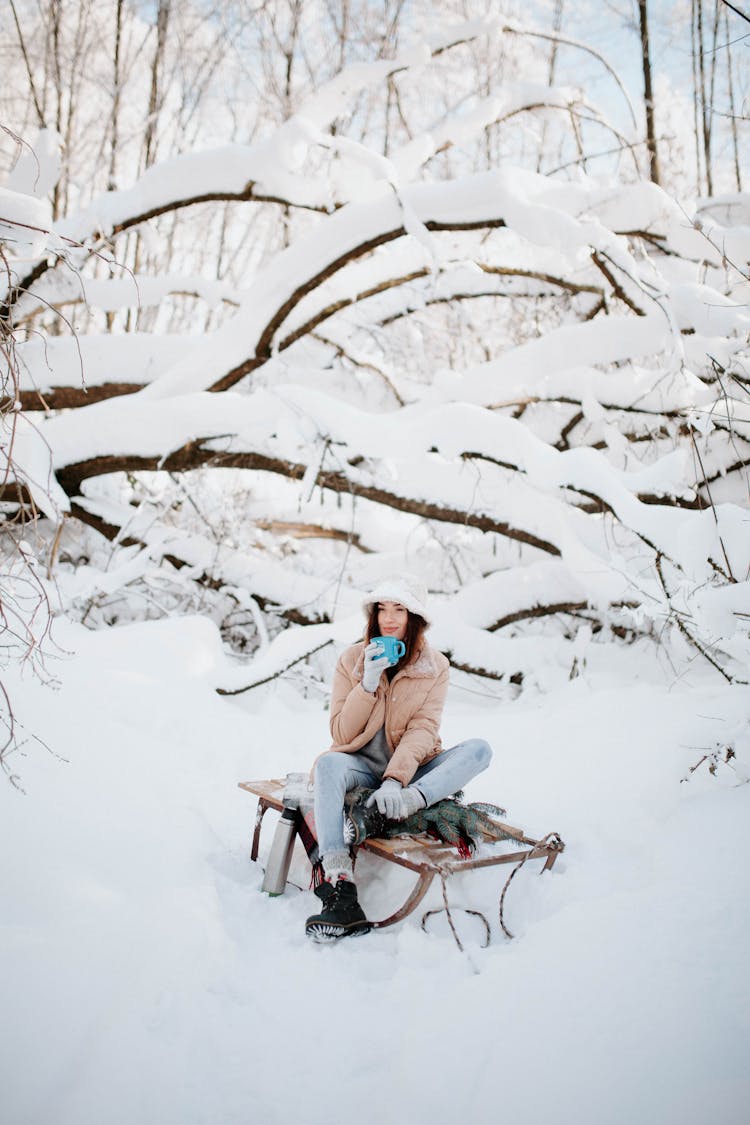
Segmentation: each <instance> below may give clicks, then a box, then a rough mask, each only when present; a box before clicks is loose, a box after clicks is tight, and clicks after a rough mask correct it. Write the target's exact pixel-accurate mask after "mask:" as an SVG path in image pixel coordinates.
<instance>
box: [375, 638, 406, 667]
mask: <svg viewBox="0 0 750 1125" xmlns="http://www.w3.org/2000/svg"><path fill="white" fill-rule="evenodd" d="M372 643H373V644H375V645H379V646H380V649H381V652H382V653H383V654H384V655H385V656H387V657H388V663H389V664H398V662H399V660H400V659H401V657H402V656H403V655H404V653H405V652H406V645H405V644H404V642H403V641H399V640H398V638H397V637H373V638H372Z"/></svg>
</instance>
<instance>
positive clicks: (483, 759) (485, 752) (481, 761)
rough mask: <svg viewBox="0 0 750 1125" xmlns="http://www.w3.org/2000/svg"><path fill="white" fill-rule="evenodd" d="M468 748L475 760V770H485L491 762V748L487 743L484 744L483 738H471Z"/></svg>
mask: <svg viewBox="0 0 750 1125" xmlns="http://www.w3.org/2000/svg"><path fill="white" fill-rule="evenodd" d="M469 747H470V748H471V753H472V755H473V756H474V759H475V760H476V763H477V769H480V770H486V769H487V766H488V765H489V764H490V762H491V761H492V747H491V746H490V744H489V742H485V740H484V739H483V738H472V739H470V740H469Z"/></svg>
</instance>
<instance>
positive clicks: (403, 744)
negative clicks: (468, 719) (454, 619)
mask: <svg viewBox="0 0 750 1125" xmlns="http://www.w3.org/2000/svg"><path fill="white" fill-rule="evenodd" d="M364 648H365V645H364V641H359V642H358V643H357V644H355V645H352V646H351V648H348V649H346V651H345V652H343V653H342V654H341V656H340V657H339V661H338V664H337V665H336V671H335V673H334V677H333V693H332V696H331V736H332V738H333V745H332V746H331V750H338V751H344V752H348V753H352V752H354V751H355V750H360V749H361V748H362V747H363V746H364V745H365V744H366V743H367V742H369V741H370V739H371V738H372V737H373V736H374V735H375V734H377V732H378V731H379V730H380V728H381V727H383V726H384V727H385V737H386V742H387V743H388V749H389V750H390V752H391V754H392V757H391V760H390V762H389V763H388V766H387V768H386V770H385V773H384V774H383V776H384V777H395V778H397V779H398V780H399V781H400V782H401V784H402V785H408V784H409V782H410V781H411V779H412V778H413V777H414V774H415V773H416V772H417V770H418V769H419V767H420V766H421V765H423V764H424V763H425V762H428V761H429V760H430V759H431V758H434V757H436V755H438V754H439V753H440V751H441V750H442V745H441V742H440V735H439V729H440V718H441V715H442V713H443V704H444V703H445V695H446V692H447V690H448V674H449V667H450V666H449V664H448V661H447V659H446V658H445V657H444V656H443V654H442V653H440V652H437V651H436V650H435V649H432V648H430V646H429V645H428V644H427V643H426V642H425V641H423V642H422V648H421V649H420V651H419V653H418V654H417V656H416V659H414V660H413V661H412V662H411V663H410V664H407V665H406V667H405V668H402V669H400V670H399V671H398V672H397V673H396V675H395V676H394V677H393V679H392V680H391V681H390V682H389V681H388V677H387V676H386V675H385V673H383V675H382V676H381V677H380V683H379V685H378V689H377V691H376V692H375V693H374V694H371V693H370V692H367V691H365V690H364V688H363V687H362V671H363V667H364Z"/></svg>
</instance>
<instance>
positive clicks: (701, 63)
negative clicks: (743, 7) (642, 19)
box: [696, 0, 714, 195]
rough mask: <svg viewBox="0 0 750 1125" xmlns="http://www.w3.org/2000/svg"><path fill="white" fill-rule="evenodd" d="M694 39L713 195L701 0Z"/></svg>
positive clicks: (708, 183)
mask: <svg viewBox="0 0 750 1125" xmlns="http://www.w3.org/2000/svg"><path fill="white" fill-rule="evenodd" d="M696 40H697V43H696V45H697V48H698V77H699V98H700V106H701V125H702V136H703V160H704V164H705V171H706V194H707V195H713V193H714V181H713V169H712V166H711V109H712V107H711V101H710V97H709V93H708V83H707V80H706V53H705V49H704V44H703V0H696Z"/></svg>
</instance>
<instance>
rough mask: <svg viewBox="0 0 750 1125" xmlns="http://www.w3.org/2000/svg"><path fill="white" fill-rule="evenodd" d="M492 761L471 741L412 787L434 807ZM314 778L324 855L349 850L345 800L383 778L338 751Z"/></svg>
mask: <svg viewBox="0 0 750 1125" xmlns="http://www.w3.org/2000/svg"><path fill="white" fill-rule="evenodd" d="M491 759H492V750H491V749H490V746H489V744H488V743H486V742H485V741H484V740H483V739H481V738H470V739H468V740H467V741H466V742H459V743H458V745H457V746H452V747H451V748H450V750H443V751H442V753H440V754H438V756H437V757H436V758H432V759H431V760H430V761H429V762H427V763H426V764H425V765H423V766H420V767H419V769H418V770H417V772H416V773H415V775H414V777H413V778H412V780H411V781H410V783H409V784H410V785H411V786H413V787H414V788H415V789H418V790H419V792H420V793H421V794H422V796H423V797H424V799H425V801H426V802H427V804H428V805H434V804H435V803H436V802H437V801H442V799H443V798H444V797H450V795H451V794H452V793H455V792H456V791H457V790H458V789H462V788H463V787H464V785H466V784H467V783H468V782H469V781H471V779H472V777H476V776H477V774H478V773H481V772H482V770H486V769H487V766H488V765H489V764H490V760H491ZM314 778H315V831H316V834H317V837H318V849H319V851H320V854H321V855H322V856H325V855H330V854H331V852H343V851H346V844H345V843H344V797H345V796H346V794H347V793H348V792H349V790H350V789H356V788H357V786H358V785H363V786H365V788H367V789H376V788H378V786H379V785H380V783H381V780H382V779H381V778H379V777H378V776H377V774H374V773H373V772H372V770H371V769H370V767H369V765H366V764H365V763H364V762H363V761H362V759H361V758H360V756H359V754H356V753H353V754H344V753H341V752H339V751H337V750H334V751H331V752H329V753H328V754H323V755H322V756H321V757H320V758H319V759H318V761H317V763H316V765H315V773H314Z"/></svg>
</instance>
